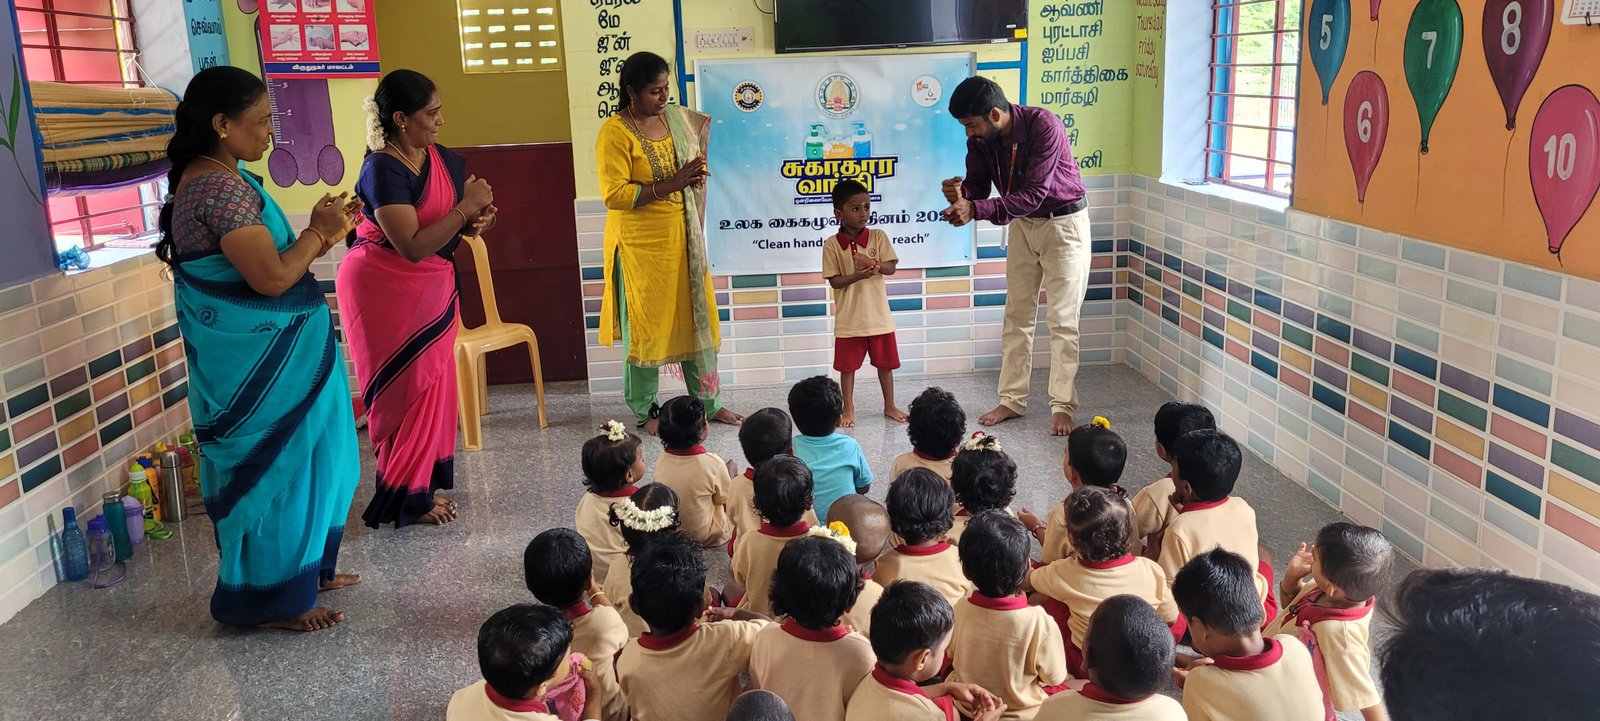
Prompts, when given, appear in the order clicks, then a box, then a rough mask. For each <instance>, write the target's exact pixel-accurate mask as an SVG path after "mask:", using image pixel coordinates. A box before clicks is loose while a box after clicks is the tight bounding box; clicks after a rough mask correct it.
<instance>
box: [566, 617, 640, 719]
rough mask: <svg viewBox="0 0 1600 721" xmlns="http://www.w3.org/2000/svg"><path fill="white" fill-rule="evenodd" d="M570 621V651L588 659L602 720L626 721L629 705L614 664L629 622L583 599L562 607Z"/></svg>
mask: <svg viewBox="0 0 1600 721" xmlns="http://www.w3.org/2000/svg"><path fill="white" fill-rule="evenodd" d="M561 614H562V615H564V616H566V617H567V621H568V622H570V623H571V624H572V650H573V651H575V652H577V653H581V654H583V655H584V657H585V658H587V659H589V664H590V666H592V667H593V668H594V675H595V678H597V679H598V680H599V681H600V695H601V698H602V699H603V700H602V701H601V712H600V716H601V719H602V721H628V704H627V702H626V701H625V700H623V698H622V687H621V686H619V685H618V684H617V672H616V669H615V668H614V667H613V664H614V663H615V661H616V657H617V652H618V651H621V650H622V647H623V646H625V645H627V643H628V637H629V636H628V625H627V624H626V623H623V621H622V615H621V614H619V613H617V609H615V608H612V607H610V606H590V605H589V604H587V603H584V602H583V601H579V602H577V603H576V604H573V605H571V606H568V607H566V608H563V609H561Z"/></svg>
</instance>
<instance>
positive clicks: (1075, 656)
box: [1025, 431, 1185, 678]
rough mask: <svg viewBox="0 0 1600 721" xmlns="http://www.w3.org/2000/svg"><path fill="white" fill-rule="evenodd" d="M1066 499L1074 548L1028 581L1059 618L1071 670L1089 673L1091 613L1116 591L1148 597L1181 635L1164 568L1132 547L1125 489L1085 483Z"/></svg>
mask: <svg viewBox="0 0 1600 721" xmlns="http://www.w3.org/2000/svg"><path fill="white" fill-rule="evenodd" d="M1073 432H1074V433H1076V432H1077V431H1073ZM1064 505H1065V506H1066V509H1067V530H1068V533H1069V534H1071V536H1072V539H1073V546H1074V547H1075V548H1076V553H1074V554H1073V555H1071V556H1068V557H1066V558H1062V559H1059V560H1057V561H1055V562H1052V563H1050V564H1047V565H1045V566H1044V567H1042V568H1037V569H1034V571H1033V572H1032V573H1030V574H1029V575H1028V581H1027V584H1026V586H1025V587H1026V588H1027V589H1028V590H1030V591H1036V592H1038V593H1039V595H1041V596H1043V605H1044V609H1045V611H1047V612H1048V613H1049V614H1050V615H1051V616H1052V617H1054V618H1055V619H1056V621H1057V623H1059V624H1060V627H1061V632H1062V635H1063V641H1065V644H1066V650H1067V667H1068V668H1069V669H1071V671H1072V675H1073V676H1075V677H1077V678H1085V669H1084V660H1083V658H1084V657H1083V642H1084V639H1086V638H1088V633H1089V618H1090V617H1091V616H1092V615H1094V612H1095V609H1096V608H1099V606H1100V604H1101V602H1103V601H1105V599H1107V598H1110V597H1112V596H1118V595H1123V594H1131V595H1134V596H1138V597H1139V598H1142V599H1144V600H1145V602H1146V603H1149V604H1150V606H1151V607H1152V608H1154V609H1155V610H1156V614H1157V615H1159V616H1160V617H1161V620H1162V622H1163V623H1166V624H1169V625H1170V626H1171V630H1172V637H1173V639H1174V640H1177V639H1179V638H1182V637H1183V632H1184V628H1185V624H1184V623H1183V617H1182V616H1180V615H1179V614H1178V606H1177V604H1176V603H1175V602H1174V601H1173V600H1172V590H1171V588H1170V587H1169V586H1168V582H1167V574H1166V572H1164V571H1162V570H1161V566H1159V565H1157V564H1156V562H1155V561H1152V560H1150V559H1148V558H1143V557H1140V556H1136V555H1134V553H1133V551H1134V543H1135V541H1134V538H1133V507H1132V506H1131V505H1129V503H1128V499H1127V496H1125V495H1124V493H1123V491H1122V489H1120V488H1100V487H1097V486H1084V487H1083V488H1079V489H1078V490H1076V491H1073V492H1072V494H1071V495H1069V496H1067V500H1066V502H1065V504H1064Z"/></svg>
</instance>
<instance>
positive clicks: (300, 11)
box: [260, 0, 453, 78]
mask: <svg viewBox="0 0 1600 721" xmlns="http://www.w3.org/2000/svg"><path fill="white" fill-rule="evenodd" d="M260 8H261V71H262V74H263V75H265V76H266V77H268V78H375V77H378V24H377V19H376V17H375V13H374V11H373V8H372V0H261V6H260ZM452 30H453V28H452Z"/></svg>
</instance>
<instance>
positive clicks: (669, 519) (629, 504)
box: [611, 498, 678, 533]
mask: <svg viewBox="0 0 1600 721" xmlns="http://www.w3.org/2000/svg"><path fill="white" fill-rule="evenodd" d="M611 508H612V510H613V511H615V512H616V514H617V520H619V521H622V527H623V528H628V529H631V530H635V531H644V532H646V533H654V532H656V531H664V530H666V529H668V528H671V527H672V523H673V521H674V519H676V518H677V514H678V511H677V509H675V508H673V507H672V506H662V507H660V508H655V509H651V510H648V511H646V510H644V509H642V508H640V507H638V506H636V505H634V503H633V499H632V498H624V499H622V500H620V501H617V503H616V504H615V505H613V506H612V507H611Z"/></svg>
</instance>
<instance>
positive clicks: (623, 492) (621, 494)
mask: <svg viewBox="0 0 1600 721" xmlns="http://www.w3.org/2000/svg"><path fill="white" fill-rule="evenodd" d="M638 490H639V487H638V486H635V485H633V484H632V483H629V484H628V485H626V486H623V487H621V488H618V489H617V490H615V491H595V492H594V494H595V495H596V496H599V497H601V498H628V497H631V496H632V495H633V494H634V492H635V491H638Z"/></svg>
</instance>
